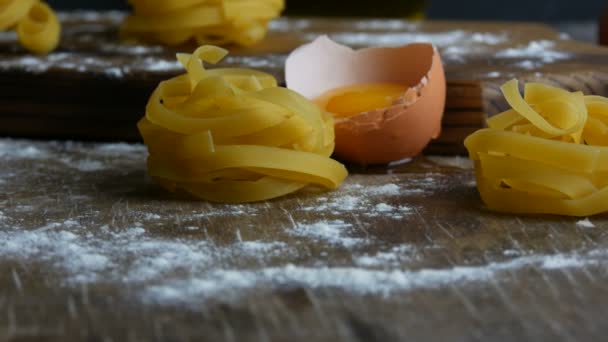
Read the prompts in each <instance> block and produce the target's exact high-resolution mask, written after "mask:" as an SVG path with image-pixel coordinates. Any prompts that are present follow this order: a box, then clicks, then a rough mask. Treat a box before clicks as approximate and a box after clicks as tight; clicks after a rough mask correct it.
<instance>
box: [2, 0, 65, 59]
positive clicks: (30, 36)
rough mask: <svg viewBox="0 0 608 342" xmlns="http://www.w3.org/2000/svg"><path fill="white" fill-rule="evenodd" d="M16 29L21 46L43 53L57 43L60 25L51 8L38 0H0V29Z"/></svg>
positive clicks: (53, 47) (50, 49)
mask: <svg viewBox="0 0 608 342" xmlns="http://www.w3.org/2000/svg"><path fill="white" fill-rule="evenodd" d="M13 28H14V29H15V30H16V31H17V37H18V39H19V42H20V43H21V45H23V47H25V48H26V49H28V50H29V51H31V52H34V53H38V54H45V53H49V52H51V51H53V50H54V49H55V48H57V45H59V36H60V35H61V25H60V23H59V20H58V19H57V16H56V15H55V13H54V12H53V10H52V9H51V8H50V7H49V5H47V4H46V3H44V2H42V1H39V0H0V31H6V30H9V29H13Z"/></svg>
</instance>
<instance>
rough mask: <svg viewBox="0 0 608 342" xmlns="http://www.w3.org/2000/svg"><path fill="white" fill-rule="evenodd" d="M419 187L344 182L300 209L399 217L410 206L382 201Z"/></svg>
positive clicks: (406, 213) (406, 193)
mask: <svg viewBox="0 0 608 342" xmlns="http://www.w3.org/2000/svg"><path fill="white" fill-rule="evenodd" d="M418 191H419V192H422V191H423V190H421V189H402V188H401V187H400V186H399V185H397V184H394V183H388V184H383V185H366V186H363V185H361V184H358V183H351V182H349V183H346V184H344V185H343V186H342V189H341V190H340V191H338V192H335V193H331V194H330V195H329V197H321V198H318V199H317V201H318V203H316V204H315V205H313V206H307V207H301V208H299V210H302V211H316V212H331V213H332V214H345V213H357V215H363V216H365V217H376V216H380V215H382V216H384V217H387V218H392V219H401V218H403V217H404V216H405V215H408V214H409V212H410V210H411V208H409V207H407V206H406V205H403V204H402V205H399V206H394V205H392V204H390V203H385V202H383V200H384V199H386V197H396V196H403V195H411V194H412V193H415V192H418Z"/></svg>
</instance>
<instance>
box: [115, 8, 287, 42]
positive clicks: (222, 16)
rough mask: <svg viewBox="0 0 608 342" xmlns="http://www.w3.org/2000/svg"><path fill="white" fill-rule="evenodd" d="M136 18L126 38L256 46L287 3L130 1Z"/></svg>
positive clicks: (124, 32)
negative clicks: (269, 24)
mask: <svg viewBox="0 0 608 342" xmlns="http://www.w3.org/2000/svg"><path fill="white" fill-rule="evenodd" d="M129 3H131V5H132V6H133V9H134V13H133V15H131V16H129V17H127V19H126V20H125V22H124V24H123V26H122V30H121V32H122V35H123V37H125V38H129V37H132V38H136V39H139V40H143V41H147V42H152V43H161V44H165V45H179V44H182V43H186V42H188V41H190V40H194V41H196V42H197V43H198V44H199V45H202V44H214V45H225V44H231V43H235V44H238V45H244V46H249V45H253V44H255V43H257V42H259V41H260V40H262V39H263V38H264V36H265V35H266V31H267V27H268V22H269V21H270V20H272V19H274V18H276V17H278V16H279V15H280V14H281V11H282V10H283V8H284V5H285V1H284V0H155V1H150V0H129Z"/></svg>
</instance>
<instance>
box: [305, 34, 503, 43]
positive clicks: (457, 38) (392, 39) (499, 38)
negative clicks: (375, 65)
mask: <svg viewBox="0 0 608 342" xmlns="http://www.w3.org/2000/svg"><path fill="white" fill-rule="evenodd" d="M330 37H331V38H332V39H333V40H335V41H337V42H339V43H342V44H346V45H352V46H370V45H373V46H396V45H403V44H408V43H416V42H425V43H427V42H428V43H432V44H434V45H435V46H438V47H449V46H454V45H456V46H458V45H460V46H463V45H464V46H471V42H474V43H477V44H486V45H497V44H500V43H503V42H505V41H507V39H508V35H507V34H506V33H500V34H494V33H485V32H484V33H474V32H469V31H463V30H454V31H448V32H438V33H421V32H388V33H387V32H377V33H376V32H355V33H334V34H331V35H330ZM307 38H308V39H310V40H312V39H314V38H316V34H309V36H308V37H307Z"/></svg>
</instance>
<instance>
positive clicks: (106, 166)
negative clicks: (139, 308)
mask: <svg viewBox="0 0 608 342" xmlns="http://www.w3.org/2000/svg"><path fill="white" fill-rule="evenodd" d="M145 158H146V149H145V146H143V145H141V144H126V143H108V144H94V143H76V142H34V141H28V140H12V139H0V163H2V165H3V167H2V168H0V193H2V194H6V195H7V196H5V197H4V198H3V197H0V208H1V210H0V258H2V259H3V260H6V261H7V262H10V263H12V264H13V263H14V264H15V265H18V264H21V263H27V264H36V265H40V269H43V270H45V274H44V277H45V279H47V281H48V282H49V284H59V285H61V286H66V287H78V286H81V285H83V284H97V285H99V284H101V285H102V286H103V284H113V285H118V286H120V287H128V288H133V289H137V293H138V295H140V296H141V298H140V299H141V300H143V301H145V302H149V303H159V304H163V305H174V304H183V305H198V304H200V303H202V302H204V301H206V300H208V299H211V298H213V299H214V300H219V301H231V300H235V299H238V298H242V296H247V295H249V294H251V293H254V292H255V293H259V291H272V290H274V289H277V288H282V287H293V286H303V287H306V288H310V289H317V288H332V289H334V290H339V291H345V292H348V293H357V294H382V295H390V294H392V293H400V292H407V291H414V290H416V289H435V288H441V287H444V286H450V287H455V286H461V285H463V284H467V283H471V282H488V281H489V280H490V279H491V280H492V281H501V279H503V278H509V275H510V274H512V273H513V272H517V271H520V270H526V269H527V268H536V269H540V270H558V271H560V272H561V271H563V270H564V269H570V268H577V269H580V268H589V267H600V266H601V267H604V266H605V264H606V262H605V260H606V258H605V256H606V253H605V250H600V249H591V250H589V251H587V252H581V253H564V254H541V255H535V254H528V253H526V252H525V251H521V250H519V249H518V250H517V251H516V252H514V253H508V254H507V253H505V254H504V255H501V258H502V259H501V260H500V261H498V262H494V263H482V264H471V263H469V262H468V261H467V260H465V261H463V262H455V263H454V264H450V265H447V266H443V267H439V266H437V265H434V264H432V263H430V264H429V263H425V262H426V260H428V258H429V256H433V255H434V256H435V258H439V259H441V258H445V255H443V254H442V253H444V251H443V247H442V246H441V245H437V244H436V243H437V241H439V243H441V240H435V241H434V242H433V243H432V244H431V243H427V242H426V240H424V239H425V238H424V235H425V234H427V233H429V232H432V233H433V234H437V232H441V231H442V230H441V229H438V228H437V227H433V225H434V223H433V221H432V220H431V219H429V220H428V221H425V222H423V223H420V221H417V220H415V218H417V217H419V216H420V215H425V217H429V218H432V217H433V216H434V215H437V213H431V212H426V210H427V209H426V208H424V206H421V204H420V203H421V202H420V201H421V199H425V198H426V199H429V198H430V199H435V197H434V196H438V195H439V196H441V195H442V194H443V193H445V192H446V191H452V190H453V188H450V187H451V186H450V185H449V184H450V182H449V181H448V180H449V177H463V178H462V180H463V182H465V183H466V182H470V181H472V175H471V174H470V169H468V168H467V167H462V166H463V164H464V163H463V161H462V160H461V159H459V158H446V157H441V158H435V159H434V160H433V161H432V162H431V161H430V160H429V161H424V162H423V164H422V165H423V166H424V167H428V168H429V170H431V171H428V172H422V173H416V174H408V175H407V177H405V176H404V175H401V174H387V175H384V176H383V177H376V178H372V179H375V180H373V181H370V177H369V176H368V175H360V174H351V175H350V176H349V178H348V179H347V181H346V182H345V184H344V185H343V186H342V187H341V188H340V189H338V190H336V191H329V192H319V191H318V190H315V189H307V190H306V191H302V192H301V193H299V194H297V195H294V196H291V197H288V198H285V199H282V200H279V201H274V202H268V203H265V202H263V203H254V204H234V205H226V204H214V203H207V202H193V201H186V200H181V199H175V198H173V197H171V196H170V195H169V194H167V193H166V192H164V191H162V190H160V189H158V187H157V186H155V185H154V184H153V183H152V182H151V181H150V180H149V179H147V178H146V177H145ZM435 164H441V165H442V167H450V168H451V169H450V170H451V171H450V172H451V173H450V175H449V176H448V175H446V174H440V173H436V172H433V171H432V170H434V169H433V168H435V167H437V165H435ZM433 165H434V166H433ZM58 173H61V177H59V176H57V174H58ZM366 177H367V178H366ZM32 184H36V186H35V187H32V186H31V185H32ZM452 187H453V185H452ZM24 188H26V189H28V191H27V193H26V194H25V195H24V192H23V189H24ZM41 189H43V190H41ZM12 194H21V195H18V196H12ZM9 196H10V197H9ZM9 198H10V199H9ZM100 198H111V199H112V200H111V201H110V203H112V206H111V208H104V207H101V204H100V203H101V202H103V201H100V200H99V199H100ZM437 198H439V199H440V197H437ZM176 203H177V204H178V205H174V204H176ZM168 204H173V205H168ZM270 217H272V220H270V219H269V218H270ZM378 222H389V223H390V224H388V225H386V226H385V227H384V228H380V227H378ZM577 224H578V225H579V226H585V225H588V224H587V223H585V220H583V221H579V222H578V223H577ZM425 225H427V226H425ZM387 227H392V228H391V229H394V231H391V232H380V231H379V229H387ZM405 230H411V231H413V232H419V233H420V234H419V236H420V238H421V240H422V242H421V241H408V240H405V239H403V236H406V235H404V234H401V232H403V231H405ZM463 233H464V231H463ZM407 236H412V235H407ZM414 236H415V235H414ZM447 241H448V242H449V241H453V239H452V238H448V239H447ZM514 247H515V246H514ZM15 272H21V270H17V271H15ZM131 295H132V293H131Z"/></svg>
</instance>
